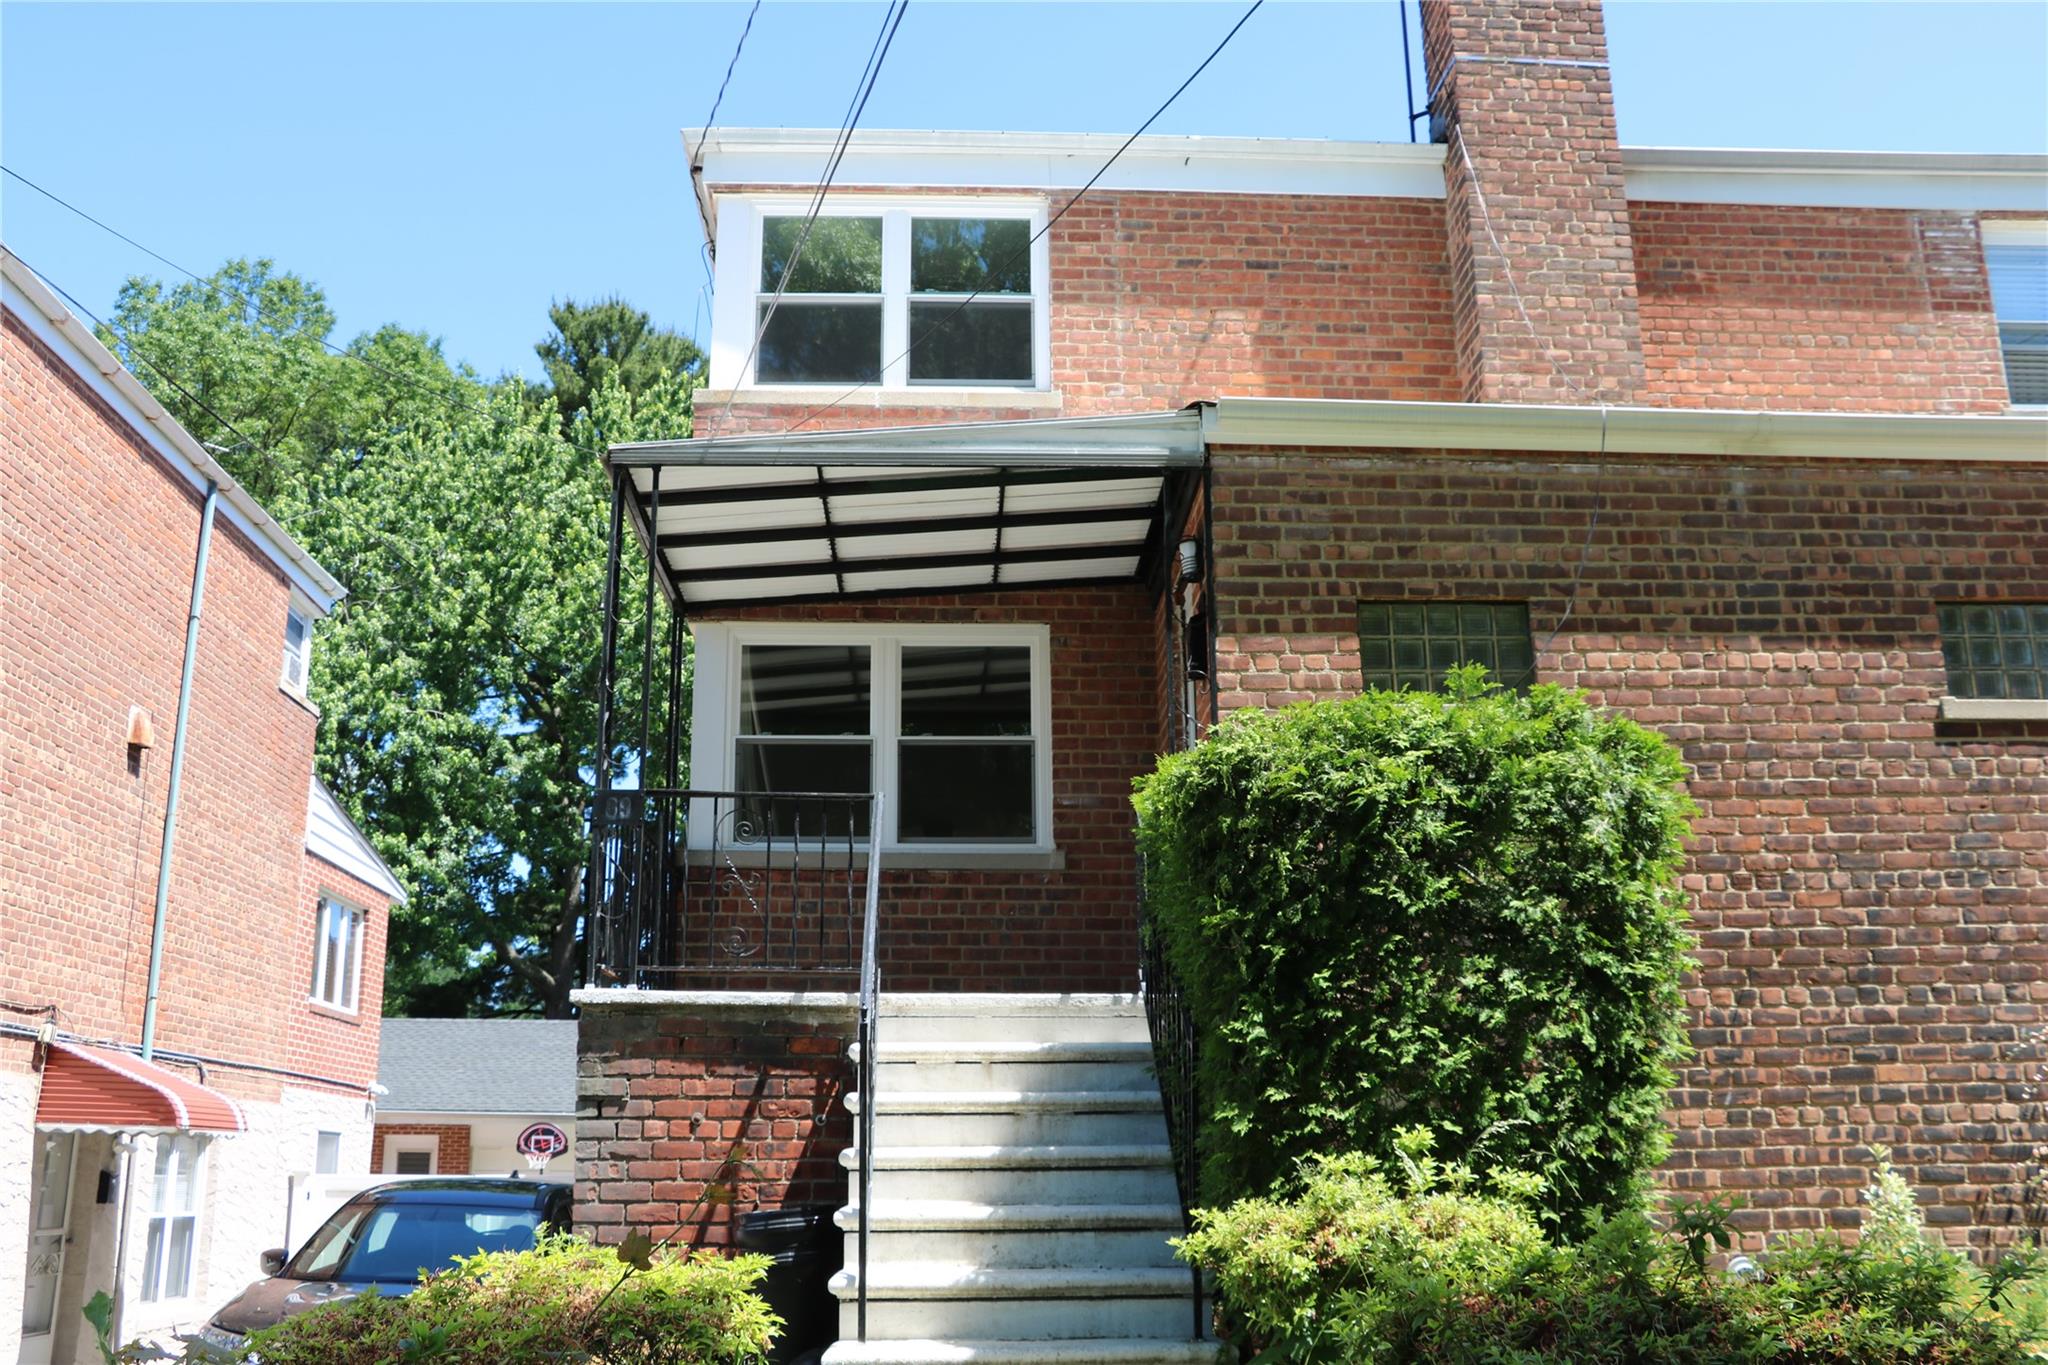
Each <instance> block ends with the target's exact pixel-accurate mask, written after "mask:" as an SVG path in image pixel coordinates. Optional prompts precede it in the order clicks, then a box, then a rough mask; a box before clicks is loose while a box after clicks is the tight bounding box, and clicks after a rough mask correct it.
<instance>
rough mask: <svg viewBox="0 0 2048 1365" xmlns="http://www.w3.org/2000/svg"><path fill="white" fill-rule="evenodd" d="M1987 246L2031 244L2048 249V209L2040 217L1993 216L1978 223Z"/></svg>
mask: <svg viewBox="0 0 2048 1365" xmlns="http://www.w3.org/2000/svg"><path fill="white" fill-rule="evenodd" d="M1977 231H1978V232H1979V233H1980V234H1982V236H1983V238H1984V245H1986V246H2031V247H2037V248H2041V249H2044V250H2048V211H2044V216H2042V217H2040V218H1993V219H1990V220H1989V221H1987V222H1983V223H1980V224H1978V225H1977Z"/></svg>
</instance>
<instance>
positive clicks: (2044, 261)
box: [1984, 223, 2048, 407]
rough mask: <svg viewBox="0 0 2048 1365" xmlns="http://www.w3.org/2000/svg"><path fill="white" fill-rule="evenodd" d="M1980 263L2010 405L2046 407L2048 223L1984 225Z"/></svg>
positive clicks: (2047, 398)
mask: <svg viewBox="0 0 2048 1365" xmlns="http://www.w3.org/2000/svg"><path fill="white" fill-rule="evenodd" d="M1984 238H1985V241H1984V265H1985V268H1986V269H1987V270H1988V271H1989V273H1990V276H1991V303H1992V308H1993V311H1994V312H1996V314H1997V316H1998V344H1999V348H2000V349H2001V350H2002V351H2003V352H2004V354H2005V386H2006V391H2007V394H2008V396H2009V397H2010V398H2011V400H2012V402H2013V404H2014V405H2015V406H2019V407H2036V406H2041V405H2044V404H2048V223H2032V224H2027V223H1987V224H1986V225H1985V228H1984Z"/></svg>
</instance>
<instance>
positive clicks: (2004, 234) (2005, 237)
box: [1978, 218, 2048, 412]
mask: <svg viewBox="0 0 2048 1365" xmlns="http://www.w3.org/2000/svg"><path fill="white" fill-rule="evenodd" d="M1978 231H1979V234H1980V236H1981V237H1982V238H1983V242H1984V254H1985V258H1986V259H1985V262H1984V269H1985V283H1986V284H1987V285H1988V284H1990V283H1991V274H1992V271H1991V261H1990V256H1991V253H1992V251H1993V250H1994V249H1997V248H2007V249H2013V248H2019V249H2028V248H2031V249H2033V250H2036V251H2040V252H2043V253H2048V218H2041V219H2029V218H1994V219H1991V220H1989V221H1988V222H1980V224H1979V227H1978ZM1996 307H1997V300H1996V296H1995V292H1994V298H1993V317H1992V322H1993V325H1994V326H1996V327H1997V328H1998V334H1999V335H1998V350H1999V359H2000V360H2001V361H2003V360H2004V358H2005V329H2006V328H2007V327H2008V326H2013V325H2019V326H2030V327H2038V328H2042V329H2048V318H2018V317H2006V316H2004V315H2003V314H1999V313H1998V312H1997V311H1996ZM2010 397H2011V395H2010V394H2008V395H2007V398H2008V399H2010ZM2010 406H2011V407H2012V408H2013V409H2014V410H2015V411H2018V412H2048V403H2016V402H2015V403H2010Z"/></svg>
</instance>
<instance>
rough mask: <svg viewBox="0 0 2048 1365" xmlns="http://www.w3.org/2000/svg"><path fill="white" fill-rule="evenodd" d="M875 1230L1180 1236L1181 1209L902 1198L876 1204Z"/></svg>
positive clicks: (845, 1224)
mask: <svg viewBox="0 0 2048 1365" xmlns="http://www.w3.org/2000/svg"><path fill="white" fill-rule="evenodd" d="M832 1222H833V1225H834V1226H835V1227H838V1228H839V1229H840V1230H842V1231H845V1232H851V1231H853V1230H854V1229H856V1228H858V1227H859V1226H860V1222H861V1216H860V1209H859V1207H858V1206H856V1205H852V1204H848V1205H847V1206H846V1207H844V1208H842V1209H840V1210H839V1211H838V1212H836V1213H834V1214H833V1215H832ZM872 1228H873V1230H874V1231H876V1232H902V1231H908V1230H914V1229H918V1228H928V1229H937V1230H946V1229H964V1230H969V1231H975V1230H982V1231H998V1230H1003V1229H1011V1230H1017V1231H1024V1232H1036V1231H1039V1230H1042V1229H1056V1228H1151V1229H1154V1230H1159V1231H1166V1230H1171V1231H1173V1232H1178V1231H1179V1230H1180V1228H1181V1214H1180V1205H1179V1204H1177V1203H1165V1204H978V1203H975V1202H973V1201H972V1200H961V1199H899V1200H896V1201H894V1202H892V1203H877V1204H876V1205H875V1216H874V1221H873V1224H872Z"/></svg>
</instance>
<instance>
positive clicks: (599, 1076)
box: [576, 1006, 854, 1246]
mask: <svg viewBox="0 0 2048 1365" xmlns="http://www.w3.org/2000/svg"><path fill="white" fill-rule="evenodd" d="M853 1030H854V1021H853V1019H852V1017H851V1016H850V1015H849V1016H847V1017H844V1018H824V1017H808V1016H807V1017H803V1018H796V1017H789V1016H779V1015H774V1014H771V1013H769V1012H767V1011H763V1010H744V1011H742V1010H733V1011H720V1012H717V1013H709V1012H706V1013H703V1014H698V1013H693V1012H691V1011H689V1010H687V1009H671V1010H668V1011H666V1012H664V1011H663V1010H660V1009H631V1008H620V1007H612V1006H585V1008H584V1010H583V1014H582V1021H581V1025H580V1027H579V1029H578V1037H577V1117H576V1222H577V1225H578V1230H579V1231H582V1232H584V1233H585V1234H587V1235H588V1236H590V1237H591V1238H592V1239H594V1240H596V1241H598V1242H604V1243H615V1242H620V1241H623V1240H624V1239H625V1236H626V1233H627V1231H628V1230H630V1229H633V1228H638V1229H640V1230H642V1231H644V1232H646V1233H648V1234H649V1235H650V1236H652V1237H654V1238H656V1239H657V1240H659V1239H660V1238H663V1237H666V1236H668V1235H669V1234H670V1233H672V1232H674V1231H675V1229H676V1227H677V1225H678V1224H679V1223H683V1222H685V1221H688V1222H690V1225H691V1226H692V1227H693V1228H694V1229H695V1230H694V1231H693V1232H692V1233H691V1234H689V1240H688V1244H689V1245H695V1246H724V1245H727V1244H729V1243H730V1242H731V1240H732V1237H733V1231H734V1228H733V1225H734V1222H735V1220H736V1219H737V1218H738V1217H739V1215H741V1214H743V1213H748V1212H751V1211H752V1210H754V1209H756V1208H780V1207H784V1206H786V1205H793V1204H822V1205H831V1206H834V1207H837V1206H838V1205H841V1204H844V1203H846V1202H847V1193H846V1191H847V1186H846V1173H845V1172H844V1171H843V1170H841V1169H840V1167H839V1165H838V1159H839V1153H840V1152H841V1151H843V1150H845V1149H846V1147H847V1146H849V1145H850V1144H851V1142H852V1139H853V1122H852V1118H851V1116H850V1115H849V1114H848V1113H847V1111H846V1107H845V1105H844V1104H843V1103H842V1102H841V1095H842V1092H843V1090H844V1089H845V1088H846V1086H847V1084H848V1082H849V1080H850V1079H851V1076H852V1069H851V1066H850V1064H849V1063H848V1061H847V1058H846V1043H847V1040H848V1039H849V1038H850V1037H851V1036H852V1034H853ZM707 1193H708V1194H709V1197H708V1198H707ZM693 1213H694V1214H695V1217H694V1218H692V1214H693Z"/></svg>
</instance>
